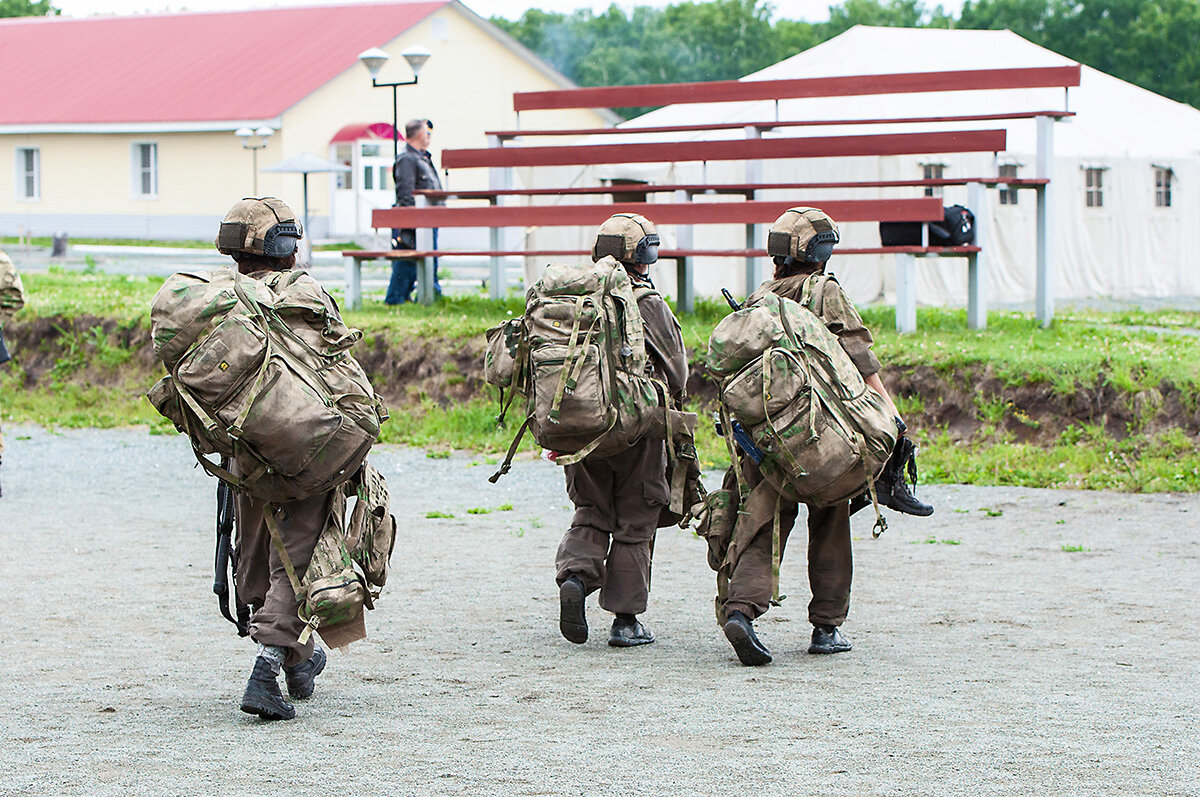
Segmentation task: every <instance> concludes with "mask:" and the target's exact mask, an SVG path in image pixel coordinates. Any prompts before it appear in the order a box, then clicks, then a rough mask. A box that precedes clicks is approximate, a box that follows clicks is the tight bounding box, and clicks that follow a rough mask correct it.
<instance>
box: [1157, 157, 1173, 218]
mask: <svg viewBox="0 0 1200 797" xmlns="http://www.w3.org/2000/svg"><path fill="white" fill-rule="evenodd" d="M1174 183H1175V170H1174V169H1172V168H1171V167H1170V166H1155V167H1154V207H1156V208H1169V207H1171V202H1172V200H1171V190H1172V189H1173V188H1174Z"/></svg>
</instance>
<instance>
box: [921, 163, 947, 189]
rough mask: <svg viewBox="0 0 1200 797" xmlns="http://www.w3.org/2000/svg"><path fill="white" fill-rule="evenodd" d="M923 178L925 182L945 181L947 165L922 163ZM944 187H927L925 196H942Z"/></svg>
mask: <svg viewBox="0 0 1200 797" xmlns="http://www.w3.org/2000/svg"><path fill="white" fill-rule="evenodd" d="M921 177H922V179H925V180H943V179H945V177H946V164H944V163H922V164H921ZM941 195H942V187H941V186H940V185H927V186H925V196H941Z"/></svg>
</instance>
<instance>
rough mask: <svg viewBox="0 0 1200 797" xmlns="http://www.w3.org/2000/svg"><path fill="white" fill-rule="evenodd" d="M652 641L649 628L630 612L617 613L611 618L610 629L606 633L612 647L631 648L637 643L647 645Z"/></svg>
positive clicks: (652, 635)
mask: <svg viewBox="0 0 1200 797" xmlns="http://www.w3.org/2000/svg"><path fill="white" fill-rule="evenodd" d="M653 641H654V634H652V633H650V629H649V628H646V626H644V625H642V624H641V623H639V622H638V619H637V617H635V616H634V615H632V614H618V615H617V616H616V618H615V619H613V624H612V631H611V632H609V635H608V644H610V645H612V646H613V647H614V648H632V647H636V646H637V645H649V644H650V643H651V642H653Z"/></svg>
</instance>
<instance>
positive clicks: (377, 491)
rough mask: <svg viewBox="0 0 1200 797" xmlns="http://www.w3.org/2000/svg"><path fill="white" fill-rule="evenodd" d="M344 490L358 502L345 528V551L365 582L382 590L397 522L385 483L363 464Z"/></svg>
mask: <svg viewBox="0 0 1200 797" xmlns="http://www.w3.org/2000/svg"><path fill="white" fill-rule="evenodd" d="M346 486H347V489H349V490H352V491H353V492H352V494H353V495H354V497H355V498H356V499H357V500H356V502H355V504H354V509H353V510H352V511H351V512H350V522H349V523H348V524H347V526H346V548H347V550H348V551H349V553H350V558H351V559H353V560H354V561H355V562H356V563H357V564H358V566H359V567H360V568H362V572H363V576H364V577H366V579H367V581H368V582H369V583H371V584H372V585H374V586H376V587H382V586H383V585H384V584H385V583H386V582H387V577H388V561H389V560H390V559H391V556H392V549H393V548H394V547H395V545H396V518H395V516H393V515H392V513H391V499H390V497H389V496H388V488H387V482H386V481H384V478H383V474H382V473H380V472H379V471H377V470H375V468H373V467H371V466H370V465H369V464H367V463H365V462H364V463H363V466H362V469H361V470H360V471H359V473H358V475H357V476H356V477H355V478H354V479H351V480H350V481H349V482H348V483H347V485H346Z"/></svg>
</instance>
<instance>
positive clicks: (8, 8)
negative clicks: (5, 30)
mask: <svg viewBox="0 0 1200 797" xmlns="http://www.w3.org/2000/svg"><path fill="white" fill-rule="evenodd" d="M61 13H62V12H61V11H60V10H59V9H57V8H55V7H54V4H53V3H51V2H50V0H0V17H44V16H46V15H47V14H61Z"/></svg>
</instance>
